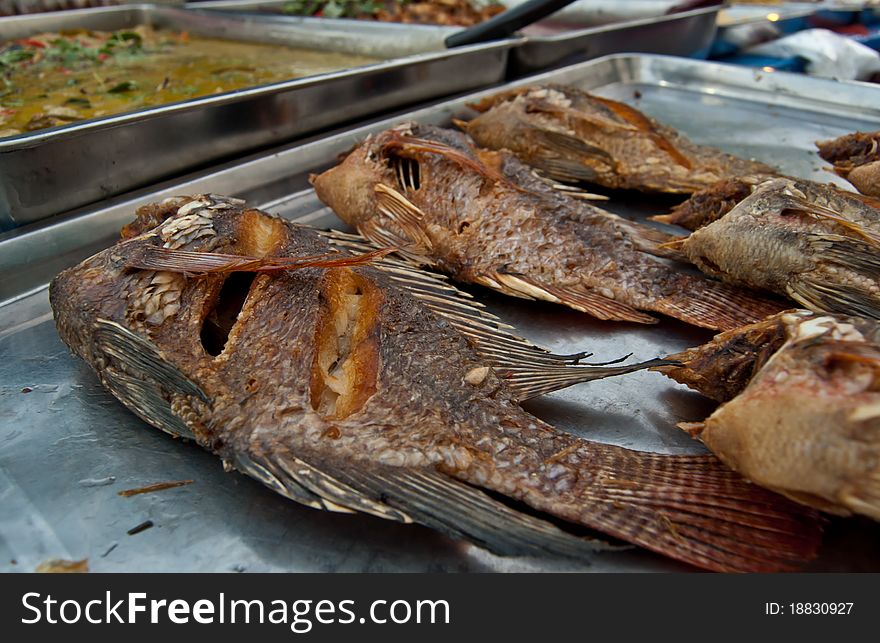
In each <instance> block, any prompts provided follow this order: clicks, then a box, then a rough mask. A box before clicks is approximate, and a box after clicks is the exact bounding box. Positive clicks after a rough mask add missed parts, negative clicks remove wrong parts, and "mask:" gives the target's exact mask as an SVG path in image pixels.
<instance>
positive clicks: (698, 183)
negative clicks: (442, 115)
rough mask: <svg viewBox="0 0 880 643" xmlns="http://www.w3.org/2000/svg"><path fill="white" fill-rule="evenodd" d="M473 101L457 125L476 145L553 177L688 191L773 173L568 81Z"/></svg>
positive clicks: (615, 186)
mask: <svg viewBox="0 0 880 643" xmlns="http://www.w3.org/2000/svg"><path fill="white" fill-rule="evenodd" d="M471 107H473V108H474V109H476V110H477V111H479V112H483V113H482V114H480V115H479V116H477V117H476V118H474V119H473V120H471V121H469V122H467V123H461V124H460V125H461V126H462V127H463V129H464V130H465V131H466V132H467V133H468V134H469V135H470V136H471V137H472V138H473V139H474V141H476V142H477V145H480V146H482V147H486V148H489V149H493V150H501V149H506V150H509V151H511V152H513V153H514V154H516V155H517V156H518V157H519V158H520V159H521V160H522V161H524V162H526V163H528V164H529V165H531V166H533V167H535V168H537V169H539V170H540V171H541V172H542V173H544V174H546V175H547V176H550V177H552V178H554V179H556V180H558V181H563V182H579V181H585V182H588V183H593V184H596V185H601V186H604V187H607V188H613V189H629V190H641V191H644V192H666V193H672V194H690V193H692V192H695V191H697V190H699V189H701V188H704V187H708V186H709V185H711V184H713V183H715V182H716V181H719V180H720V179H722V178H726V177H732V176H740V175H747V174H769V173H773V169H772V168H770V167H769V166H767V165H764V164H762V163H757V162H755V161H748V160H745V159H741V158H737V157H736V156H732V155H730V154H725V153H724V152H722V151H721V150H717V149H714V148H711V147H706V146H704V145H697V144H695V143H693V142H691V141H690V140H689V139H688V138H687V137H686V136H684V135H683V134H681V133H680V132H677V131H676V130H674V129H672V128H671V127H667V126H665V125H662V124H660V123H658V122H657V121H655V120H653V119H652V118H649V117H648V116H646V115H645V114H643V113H642V112H640V111H639V110H637V109H635V108H633V107H630V106H629V105H627V104H625V103H620V102H618V101H614V100H610V99H607V98H602V97H599V96H594V95H591V94H588V93H586V92H584V91H581V90H579V89H575V88H574V87H565V86H561V85H540V86H533V87H523V88H520V89H514V90H511V91H506V92H501V93H499V94H496V95H494V96H491V97H489V98H486V99H484V100H483V101H481V102H480V103H478V104H476V105H472V106H471Z"/></svg>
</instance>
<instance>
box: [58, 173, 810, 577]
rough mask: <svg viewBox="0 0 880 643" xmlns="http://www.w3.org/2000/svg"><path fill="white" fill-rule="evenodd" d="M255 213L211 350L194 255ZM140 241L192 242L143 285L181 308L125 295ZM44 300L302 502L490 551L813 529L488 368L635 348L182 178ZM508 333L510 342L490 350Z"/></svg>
mask: <svg viewBox="0 0 880 643" xmlns="http://www.w3.org/2000/svg"><path fill="white" fill-rule="evenodd" d="M422 180H423V185H424V176H423V178H422ZM193 204H194V205H193ZM261 219H265V221H260V220H261ZM258 221H260V223H257V222H258ZM255 225H265V226H268V227H275V228H276V229H277V230H278V231H279V236H278V238H277V243H275V244H274V245H273V246H272V249H271V251H270V252H269V253H268V254H266V255H264V256H262V257H259V259H260V260H261V261H262V262H263V265H270V266H272V267H273V269H272V270H271V271H270V272H269V273H267V274H261V275H259V276H258V277H257V279H256V280H255V282H254V285H253V286H252V289H251V294H250V296H249V297H248V298H247V300H246V301H245V303H244V306H243V308H242V311H241V313H240V314H239V316H238V320H237V321H236V323H235V326H234V327H233V329H232V331H231V333H230V338H229V340H228V342H227V344H226V347H225V349H224V352H223V359H222V360H219V359H215V358H213V357H211V356H210V355H207V354H206V353H205V352H204V351H203V350H202V347H201V342H200V338H199V329H200V327H201V323H202V317H201V315H202V311H203V310H204V309H205V307H206V306H207V305H208V302H209V300H210V299H211V298H212V297H214V296H215V293H216V290H217V289H218V288H219V280H220V279H222V276H223V274H224V273H222V272H221V273H216V272H211V271H208V272H202V273H201V274H197V273H199V272H200V270H201V269H202V268H203V267H204V266H205V265H207V264H212V262H213V258H212V255H219V256H220V257H221V258H222V257H224V256H229V255H236V254H237V253H240V252H244V251H247V252H252V251H253V250H254V246H248V245H246V244H245V243H244V242H243V239H245V238H247V236H248V235H249V234H250V233H251V232H252V230H251V228H252V226H255ZM135 227H137V225H135ZM212 233H213V234H212ZM145 246H151V247H153V248H154V249H156V250H155V252H154V254H155V255H156V256H157V257H161V256H162V255H163V254H165V253H175V251H176V250H183V251H186V252H189V253H193V254H196V255H197V254H205V255H206V261H200V260H199V259H198V258H197V257H196V258H189V259H185V258H184V256H181V255H180V254H179V253H175V254H174V262H176V263H175V264H174V265H175V267H176V269H178V270H180V272H177V273H171V274H172V276H173V278H172V279H170V280H165V281H162V284H163V285H166V286H168V284H171V285H170V286H168V288H167V289H166V290H164V291H162V296H166V298H167V296H168V295H167V293H170V292H173V293H174V295H173V297H172V298H176V301H179V302H180V307H179V310H178V311H177V312H176V313H175V314H172V315H168V316H166V317H164V318H162V319H161V320H160V319H154V320H152V322H150V323H148V322H147V321H146V317H145V316H144V315H143V314H142V311H141V309H142V307H143V306H145V305H147V304H148V303H149V302H150V301H151V300H152V299H153V298H155V297H156V296H157V295H156V289H155V284H154V279H155V276H156V274H157V273H156V272H155V271H154V270H152V269H140V268H132V267H126V259H127V258H130V257H133V256H136V255H137V256H142V255H143V249H144V247H145ZM316 256H320V257H324V259H321V260H320V261H318V260H315V259H308V260H299V261H295V260H294V259H296V258H302V257H310V258H314V257H316ZM214 258H216V257H214ZM253 259H254V258H253V257H245V258H244V259H243V261H245V262H246V263H250V262H252V260H253ZM282 259H283V261H282ZM224 261H226V260H224ZM316 262H318V263H317V264H316ZM190 264H191V265H190ZM212 265H213V264H212ZM225 265H228V266H230V270H232V269H234V267H235V266H236V265H238V264H236V263H234V262H231V261H228V262H227V263H226V264H225ZM282 265H283V266H284V269H280V266H282ZM192 267H195V269H190V268H192ZM417 295H422V296H424V295H430V298H420V297H419V296H417ZM50 301H51V303H52V306H53V310H54V313H55V320H56V324H57V328H58V332H59V334H60V336H61V338H62V339H63V340H64V341H65V342H66V343H67V345H68V346H70V348H71V349H72V350H73V351H74V352H75V353H76V354H77V355H79V356H81V357H82V358H83V359H84V360H86V362H87V363H89V364H90V365H91V366H92V367H93V368H94V369H95V373H96V375H97V376H98V377H99V378H100V379H101V381H102V383H103V384H104V385H105V386H106V387H107V388H108V389H109V390H110V391H111V392H112V393H113V394H114V395H115V396H116V397H118V398H119V400H120V401H121V402H122V403H124V404H125V405H126V406H128V407H129V408H130V409H131V410H132V411H133V412H135V413H136V414H138V415H139V416H140V417H141V418H143V419H144V420H146V421H147V422H148V423H150V424H152V425H154V426H156V427H157V428H160V429H162V430H164V431H167V432H169V433H171V434H174V435H179V436H184V437H189V438H191V439H194V440H195V441H196V442H197V443H198V444H200V445H201V446H203V447H204V448H206V449H209V450H211V451H212V452H214V453H216V454H217V455H218V456H219V457H221V458H222V459H223V460H224V462H225V463H226V464H227V466H229V467H231V468H237V469H239V470H240V471H242V472H244V473H247V474H248V475H251V476H253V477H254V478H256V479H257V480H260V481H261V482H263V483H264V484H265V485H267V486H268V487H269V488H271V489H273V490H274V491H276V492H277V493H279V494H282V495H283V496H285V497H287V498H290V499H291V500H294V501H296V502H299V503H302V504H303V505H306V506H308V507H313V508H317V509H325V510H328V511H337V512H343V513H352V512H360V513H366V514H369V515H373V516H378V517H381V518H384V519H387V520H394V521H397V522H401V523H409V522H417V523H420V524H423V525H426V526H429V527H432V528H434V529H437V530H439V531H441V532H443V533H445V534H448V535H450V536H452V537H455V538H463V539H466V540H468V541H470V542H472V543H474V544H476V545H478V546H480V547H485V548H487V549H490V550H491V551H494V552H496V553H499V554H505V555H531V556H534V555H557V556H568V557H578V558H582V559H583V558H586V559H589V558H590V557H591V556H593V555H594V554H595V552H597V551H602V550H606V549H609V547H610V546H609V545H607V544H606V543H603V542H601V541H597V540H595V539H589V538H583V537H580V536H578V535H576V534H575V533H572V531H570V530H568V529H566V528H565V525H566V524H569V523H570V524H573V525H575V530H577V529H580V528H583V527H586V528H588V529H593V530H596V531H599V532H601V533H603V534H605V535H607V536H609V537H611V538H614V539H619V540H623V541H626V542H629V543H633V544H636V545H639V546H642V547H646V548H648V549H651V550H653V551H656V552H658V553H661V554H663V555H666V556H671V557H673V558H676V559H678V560H680V561H684V562H687V563H690V564H692V565H697V566H700V567H704V568H707V569H714V570H725V571H770V570H779V569H791V568H794V567H797V566H798V565H799V564H800V563H801V562H802V561H804V560H806V559H809V558H811V557H813V556H814V555H815V552H816V549H817V547H818V543H819V537H820V523H819V521H818V520H817V517H816V515H815V513H814V512H812V511H811V510H807V509H803V508H801V507H799V506H798V505H796V504H794V503H791V502H790V501H788V500H786V499H784V498H782V497H781V496H779V495H777V494H774V493H771V492H769V491H765V490H762V489H760V488H758V487H756V486H755V485H752V484H750V483H748V482H746V481H745V480H743V479H742V478H741V477H740V476H738V475H737V474H735V473H733V472H732V471H730V470H729V469H728V468H726V467H725V466H724V465H722V464H721V463H720V462H719V461H718V460H717V459H716V458H715V457H714V456H703V455H701V456H675V455H659V454H652V453H643V452H638V451H631V450H628V449H624V448H621V447H616V446H611V445H605V444H600V443H596V442H590V441H588V440H583V439H581V438H578V437H576V436H573V435H570V434H568V433H565V432H562V431H558V430H556V429H554V428H553V427H551V426H549V425H547V424H546V423H544V422H542V421H541V420H540V419H538V418H537V417H535V416H533V415H530V414H529V413H527V412H526V411H524V410H523V409H522V408H521V407H520V406H519V404H518V401H519V397H518V396H519V395H520V393H521V392H522V391H533V389H529V388H528V387H527V385H528V382H527V381H526V382H524V385H525V386H526V388H520V389H518V390H517V389H515V388H514V387H513V385H512V384H509V383H508V382H509V381H512V382H515V381H516V380H506V379H505V378H504V377H503V376H502V375H500V374H499V371H503V369H504V367H505V365H507V366H515V365H516V364H518V363H519V364H520V365H521V366H528V367H530V368H533V370H534V371H535V372H539V371H541V370H542V369H544V370H545V372H546V373H548V374H551V373H554V372H557V371H560V370H562V371H564V370H566V369H568V370H569V371H570V372H571V373H572V374H580V375H581V376H582V377H595V376H596V374H597V373H599V374H603V375H608V374H622V373H625V372H627V371H631V370H638V369H640V368H642V367H643V366H644V365H632V366H617V367H611V366H609V367H595V368H591V367H584V366H579V365H575V364H573V363H572V362H574V361H577V359H580V357H581V356H577V357H571V358H570V357H566V356H555V357H554V356H552V355H551V354H549V353H547V352H545V351H543V350H541V349H539V348H537V347H535V346H533V345H531V344H529V343H528V342H526V341H524V340H522V339H520V338H517V337H516V336H515V335H513V334H512V333H511V332H510V331H509V330H508V329H506V328H505V327H504V325H503V324H502V323H501V322H499V321H498V320H497V319H495V318H493V316H492V315H490V314H488V313H485V312H484V311H483V310H482V309H481V308H480V307H479V306H477V305H473V306H472V307H471V309H470V310H468V309H467V308H464V307H462V304H465V303H467V302H468V301H469V300H468V298H467V297H465V296H463V295H461V294H460V293H459V292H458V291H457V290H455V289H454V288H453V287H451V286H449V285H448V284H446V283H444V281H443V280H442V279H437V278H435V277H433V276H431V275H430V274H428V273H425V272H423V271H420V270H416V269H414V268H412V267H411V266H410V267H408V266H406V264H401V262H399V261H397V260H394V259H390V258H387V259H386V258H383V257H382V256H381V255H377V254H375V253H372V254H366V255H355V254H353V253H352V252H351V251H349V250H346V249H344V248H342V247H334V246H333V245H331V244H330V242H329V240H328V238H327V237H326V236H325V235H322V234H320V233H318V232H317V231H315V230H312V229H309V228H306V227H302V226H296V225H294V224H291V223H289V222H285V221H283V220H281V219H278V218H275V217H272V216H270V215H267V214H264V213H259V212H257V211H254V210H246V209H245V207H244V206H243V205H239V204H236V203H234V202H231V201H224V200H223V199H222V198H221V197H218V196H216V195H201V196H197V197H193V198H191V199H189V200H186V199H184V200H181V201H180V202H179V203H178V206H177V208H176V212H175V211H174V210H173V209H172V210H170V211H169V212H168V213H167V218H166V219H165V220H164V221H163V222H161V223H159V224H158V225H157V226H156V227H155V228H152V229H146V230H144V231H143V232H142V233H141V234H140V235H137V236H135V237H133V238H130V239H128V240H125V241H122V242H120V243H119V244H117V245H116V246H114V247H112V248H110V249H108V250H105V251H103V252H100V253H98V254H97V255H95V256H93V257H91V258H89V259H86V260H85V261H84V262H83V263H81V264H80V265H79V266H76V267H74V268H71V269H69V270H66V271H64V272H63V273H61V274H60V275H59V276H58V277H56V279H55V280H54V281H53V282H52V285H51V287H50ZM452 311H458V312H459V313H461V314H457V313H456V314H453V313H452ZM505 347H510V348H512V349H515V350H512V351H511V352H510V353H508V354H500V353H493V352H492V351H493V350H496V349H503V348H505ZM493 354H494V355H499V356H498V357H497V358H495V359H493V358H492V357H491V355H493ZM664 363H666V362H664ZM529 377H533V375H530V376H529ZM539 379H540V378H539ZM548 379H552V378H551V377H550V376H549V375H548ZM565 385H568V383H566V382H563V383H558V382H557V383H556V386H557V387H562V386H565ZM328 390H329V391H330V392H328ZM492 494H499V495H501V496H504V497H505V498H509V499H510V501H511V503H510V504H507V503H506V502H499V501H498V500H497V499H495V498H493V495H492ZM516 503H524V504H525V505H528V507H529V508H530V510H529V511H528V512H524V511H519V510H518V509H517V506H518V505H517V504H516ZM551 519H552V520H553V521H558V522H555V523H554V522H552V521H551Z"/></svg>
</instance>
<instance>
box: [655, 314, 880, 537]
mask: <svg viewBox="0 0 880 643" xmlns="http://www.w3.org/2000/svg"><path fill="white" fill-rule="evenodd" d="M675 357H676V358H677V359H678V360H680V361H681V365H680V366H662V367H659V368H658V370H661V371H663V372H665V373H666V375H668V376H669V377H671V378H673V379H675V380H676V381H678V382H682V383H684V384H687V385H688V386H690V387H691V388H694V389H696V390H698V391H700V392H701V393H704V394H705V395H707V396H709V397H712V398H714V399H716V400H719V401H721V402H725V403H724V404H722V405H721V406H720V407H719V408H718V409H717V410H716V411H715V412H714V413H713V414H712V415H711V416H710V417H709V418H708V419H706V420H705V421H704V422H693V423H684V424H682V425H680V426H681V427H682V428H684V429H685V430H687V431H689V432H690V433H691V435H694V436H695V437H698V438H699V439H700V440H701V441H702V442H703V443H704V444H705V445H706V446H707V447H709V449H711V450H712V452H713V453H715V454H716V455H717V456H718V457H719V458H721V460H723V461H724V462H725V463H727V464H729V465H730V466H731V467H733V468H734V469H736V470H737V471H739V472H740V473H742V474H743V475H744V476H746V477H747V478H749V479H750V480H752V481H754V482H756V483H758V484H760V485H762V486H764V487H767V488H769V489H773V490H774V491H778V492H779V493H783V494H785V495H786V496H788V497H790V498H792V499H794V500H797V501H798V502H802V503H804V504H807V505H809V506H811V507H816V508H818V509H821V510H822V511H827V512H830V513H834V514H840V515H849V514H852V513H859V514H864V515H866V516H870V517H871V518H873V519H875V520H880V325H878V324H877V322H875V321H873V320H867V319H861V318H842V317H833V316H829V315H819V314H816V313H811V312H809V311H805V310H801V311H788V312H785V313H781V314H779V315H775V316H773V317H770V318H768V319H767V320H765V321H762V322H758V323H757V324H753V325H750V326H746V327H744V328H741V329H738V330H734V331H729V332H726V333H723V334H721V335H718V336H717V337H715V339H713V340H712V341H711V342H709V343H708V344H705V345H704V346H700V347H698V348H695V349H692V350H689V351H685V352H684V353H681V354H680V355H676V356H675Z"/></svg>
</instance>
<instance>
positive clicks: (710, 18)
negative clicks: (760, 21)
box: [510, 6, 719, 76]
mask: <svg viewBox="0 0 880 643" xmlns="http://www.w3.org/2000/svg"><path fill="white" fill-rule="evenodd" d="M718 9H719V7H717V6H715V7H708V8H704V9H694V10H693V11H683V12H681V13H675V14H671V15H665V16H657V17H654V18H643V19H640V20H629V21H626V22H620V23H615V24H609V25H602V26H598V27H582V26H581V27H579V28H578V27H576V26H575V25H571V24H568V23H559V25H560V31H558V32H557V33H554V34H546V35H540V34H541V32H537V31H536V30H537V28H538V27H541V26H542V24H546V25H548V26H549V25H551V24H552V23H550V22H548V23H538V24H537V25H534V26H533V27H532V28H530V29H526V30H524V33H525V35H526V39H525V41H524V42H523V43H522V45H521V46H519V47H517V48H516V49H515V50H513V52H512V53H511V58H510V65H511V74H512V75H513V76H521V75H524V74H529V73H535V72H536V71H539V70H543V69H550V68H553V67H561V66H563V65H571V64H573V63H577V62H580V61H583V60H590V59H592V58H598V57H599V56H606V55H608V54H616V53H622V52H629V53H640V52H644V53H653V54H668V55H675V56H692V55H695V54H698V53H701V52H705V53H708V51H709V46H710V45H711V44H712V39H713V38H714V37H715V29H716V24H715V21H716V18H717V16H718Z"/></svg>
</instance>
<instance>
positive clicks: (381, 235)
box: [358, 184, 435, 266]
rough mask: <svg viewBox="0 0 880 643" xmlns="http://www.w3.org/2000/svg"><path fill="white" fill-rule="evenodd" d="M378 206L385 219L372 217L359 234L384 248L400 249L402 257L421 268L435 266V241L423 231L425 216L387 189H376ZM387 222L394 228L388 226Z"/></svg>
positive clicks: (398, 194)
mask: <svg viewBox="0 0 880 643" xmlns="http://www.w3.org/2000/svg"><path fill="white" fill-rule="evenodd" d="M375 191H376V202H377V203H378V206H379V212H380V213H381V214H382V215H383V217H371V218H370V219H368V220H367V221H365V222H364V223H362V224H361V225H359V226H358V231H359V232H360V233H361V234H363V235H364V236H365V237H367V238H368V239H370V240H371V241H372V242H373V243H375V244H376V245H378V246H380V247H387V246H397V247H398V248H399V249H400V252H399V254H401V255H403V256H405V257H407V258H409V259H410V260H411V261H414V262H417V263H419V264H421V265H426V266H433V265H435V262H434V261H433V260H431V259H430V252H431V248H432V244H431V240H430V238H429V237H428V235H427V234H426V233H425V231H424V229H423V228H422V220H423V218H424V214H423V213H422V211H421V210H420V209H419V208H418V207H417V206H415V205H414V204H413V203H412V202H411V201H410V200H409V199H407V198H406V197H405V196H404V195H402V194H401V193H400V192H398V191H397V190H395V189H393V188H390V187H388V186H387V185H382V184H379V185H377V186H376V187H375ZM383 219H385V220H387V221H389V222H390V223H391V225H390V226H389V225H386V224H385V223H384V222H383Z"/></svg>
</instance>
